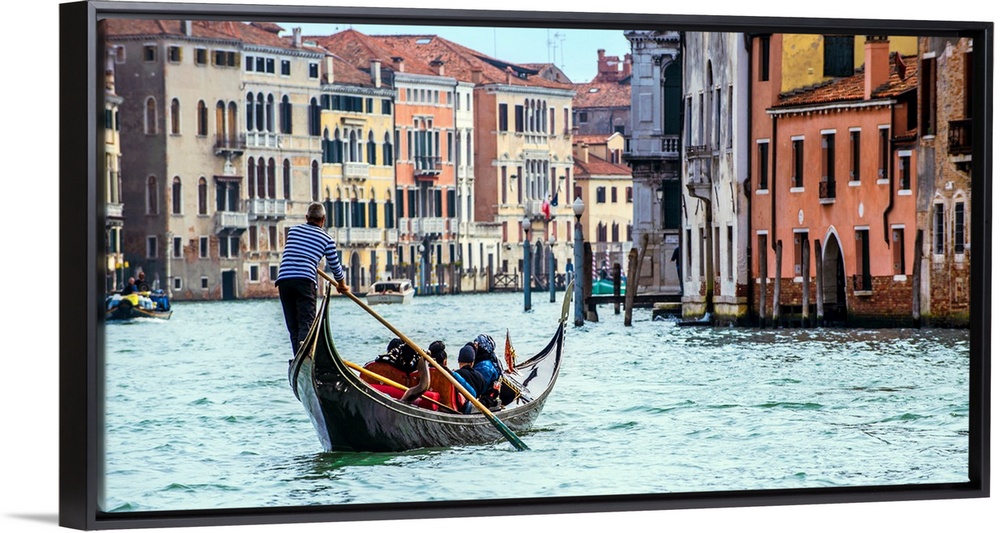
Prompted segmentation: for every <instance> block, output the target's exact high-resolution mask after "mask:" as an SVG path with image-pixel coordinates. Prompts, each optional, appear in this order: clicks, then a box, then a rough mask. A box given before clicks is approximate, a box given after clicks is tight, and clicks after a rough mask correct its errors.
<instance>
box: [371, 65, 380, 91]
mask: <svg viewBox="0 0 1000 533" xmlns="http://www.w3.org/2000/svg"><path fill="white" fill-rule="evenodd" d="M371 65H372V82H374V83H375V88H376V89H378V88H379V87H381V86H382V61H380V60H378V59H372V61H371Z"/></svg>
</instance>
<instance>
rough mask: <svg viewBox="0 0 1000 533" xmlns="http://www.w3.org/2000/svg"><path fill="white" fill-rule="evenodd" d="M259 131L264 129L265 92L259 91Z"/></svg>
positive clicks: (257, 109)
mask: <svg viewBox="0 0 1000 533" xmlns="http://www.w3.org/2000/svg"><path fill="white" fill-rule="evenodd" d="M256 111H257V131H264V93H257V107H256Z"/></svg>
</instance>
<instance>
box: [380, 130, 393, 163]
mask: <svg viewBox="0 0 1000 533" xmlns="http://www.w3.org/2000/svg"><path fill="white" fill-rule="evenodd" d="M392 159H393V153H392V137H390V136H389V132H385V139H383V141H382V164H383V165H385V166H390V165H392V163H393V161H392Z"/></svg>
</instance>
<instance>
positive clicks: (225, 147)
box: [215, 135, 247, 156]
mask: <svg viewBox="0 0 1000 533" xmlns="http://www.w3.org/2000/svg"><path fill="white" fill-rule="evenodd" d="M246 149H247V138H246V136H245V135H237V136H236V137H230V136H228V135H226V136H218V137H216V138H215V155H223V156H230V155H242V154H243V152H244V151H245V150H246Z"/></svg>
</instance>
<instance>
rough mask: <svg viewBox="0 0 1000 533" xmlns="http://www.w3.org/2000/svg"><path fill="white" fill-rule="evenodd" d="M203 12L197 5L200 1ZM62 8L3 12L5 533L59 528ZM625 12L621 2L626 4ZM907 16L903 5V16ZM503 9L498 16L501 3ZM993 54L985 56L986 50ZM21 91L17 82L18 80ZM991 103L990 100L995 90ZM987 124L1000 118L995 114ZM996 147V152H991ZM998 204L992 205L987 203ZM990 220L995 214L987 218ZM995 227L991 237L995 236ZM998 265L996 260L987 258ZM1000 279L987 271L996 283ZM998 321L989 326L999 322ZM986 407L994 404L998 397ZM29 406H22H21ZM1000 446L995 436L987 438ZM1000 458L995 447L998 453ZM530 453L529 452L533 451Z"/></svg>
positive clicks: (789, 524)
mask: <svg viewBox="0 0 1000 533" xmlns="http://www.w3.org/2000/svg"><path fill="white" fill-rule="evenodd" d="M198 3H204V2H198ZM247 3H270V4H284V5H331V4H333V5H336V4H342V5H360V4H364V5H367V6H372V7H412V6H413V5H414V4H413V3H412V2H407V1H405V0H367V1H365V2H359V1H357V0H353V1H352V0H342V1H336V2H331V1H329V0H270V2H247ZM58 4H59V2H56V1H55V0H40V1H35V2H18V3H14V4H9V5H8V8H7V12H8V17H9V18H8V21H7V23H6V24H5V27H4V31H3V32H2V33H0V35H2V39H3V46H2V47H0V50H3V57H4V61H3V65H4V67H5V70H6V72H7V76H5V82H4V84H3V91H4V93H3V94H4V98H3V100H2V101H3V102H4V103H5V111H6V116H5V119H6V120H5V123H6V128H5V129H4V134H3V135H4V140H5V141H7V143H5V147H6V149H5V151H4V154H5V157H4V163H5V164H4V196H5V198H6V199H7V200H8V201H7V202H5V208H4V209H3V210H0V213H2V216H3V217H4V218H3V226H2V227H3V228H4V230H5V231H4V233H3V235H4V242H3V245H4V246H5V253H4V259H3V261H0V269H2V270H0V288H2V292H0V294H3V300H2V302H3V308H2V309H3V315H4V318H3V321H4V322H3V332H4V333H5V334H4V336H3V337H4V347H3V350H2V353H3V371H2V374H0V375H2V382H0V394H2V399H0V405H2V406H3V407H2V408H3V422H4V424H3V436H2V437H0V461H2V463H0V480H2V481H0V491H2V494H0V505H2V506H3V510H2V511H0V529H2V530H3V531H10V532H35V531H49V532H51V531H58V530H59V528H58V526H57V517H58V472H59V468H58V452H59V449H58V436H59V431H58V396H57V389H56V387H55V385H56V384H57V383H58V381H57V373H56V370H57V365H58V337H57V336H56V335H54V334H53V331H54V328H55V326H56V323H55V319H54V317H52V316H44V315H43V316H39V315H37V314H34V313H33V314H31V315H29V314H24V315H22V314H20V313H19V306H20V305H21V304H22V303H23V302H27V301H31V300H37V299H39V298H42V299H47V300H50V301H52V302H53V303H54V302H55V301H56V296H57V293H56V290H55V288H56V287H57V286H58V280H59V271H58V267H57V261H58V246H57V245H58V240H57V234H58V217H57V216H56V212H55V205H53V204H49V203H48V202H53V201H56V200H57V198H58V165H57V161H56V148H57V146H56V141H57V136H56V127H57V124H58V78H59V76H58V16H59V13H58ZM472 5H473V4H469V3H464V2H459V1H458V0H425V1H424V2H422V3H421V6H422V7H427V8H458V9H469V8H470V7H471V6H472ZM539 5H540V4H538V2H536V1H532V0H508V1H507V2H505V3H504V5H503V9H512V10H533V9H537V7H538V6H539ZM626 5H628V4H626ZM667 5H668V4H655V5H644V4H642V3H641V2H637V3H635V4H634V5H630V7H629V8H628V9H629V11H632V12H640V13H641V12H660V13H671V14H696V15H742V16H797V17H846V18H854V17H869V18H887V19H897V18H911V19H915V20H931V19H935V18H949V19H955V20H961V19H970V20H992V21H994V22H995V21H996V20H997V13H998V12H1000V10H998V8H997V7H996V6H997V5H996V4H995V3H978V2H977V3H972V2H963V3H959V4H950V6H949V7H950V9H948V10H942V9H940V7H941V6H942V4H941V3H940V2H935V1H932V0H914V1H912V2H909V3H907V4H906V5H905V7H902V6H901V4H899V3H892V2H881V3H879V2H869V1H865V0H840V1H838V2H836V3H829V4H826V5H819V4H817V3H802V2H799V1H797V0H773V1H771V2H766V3H764V2H737V1H736V0H717V1H715V2H710V3H706V2H698V3H692V4H690V5H687V4H681V3H671V4H669V7H664V6H667ZM545 6H546V7H547V9H550V10H554V11H560V10H562V11H593V12H601V11H607V10H612V9H616V8H617V7H618V6H617V5H615V4H608V3H601V2H598V1H596V0H583V1H582V2H581V1H577V2H571V1H570V0H552V1H551V2H549V3H547V4H545ZM901 7H902V8H901ZM498 8H499V6H498ZM996 52H997V51H996V50H994V53H996ZM13 80H17V81H13ZM994 92H995V91H994ZM993 120H994V124H995V123H996V118H995V117H994V119H993ZM995 150H996V148H995V147H994V151H995ZM993 202H994V204H996V195H995V196H994V199H993ZM994 210H995V208H994ZM996 229H997V224H994V228H993V232H994V234H996V233H997V231H996ZM994 262H995V263H996V258H994ZM997 271H998V268H997V266H996V265H994V266H993V267H992V272H993V276H992V277H993V278H994V279H1000V278H998V276H997V275H996V274H997ZM995 320H997V319H995ZM994 396H995V395H994ZM29 406H31V407H30V408H29ZM993 440H994V441H996V440H997V438H996V437H994V439H993ZM993 448H995V446H994V447H993ZM528 453H530V452H528ZM997 516H1000V505H997V504H996V498H991V499H975V500H949V501H920V502H890V503H877V504H873V503H867V504H838V505H811V506H783V507H759V508H737V509H703V510H687V511H646V512H635V513H601V514H593V513H591V514H575V515H550V516H540V517H534V518H532V519H530V520H526V519H525V518H524V517H516V516H515V517H500V518H476V519H470V518H463V519H439V520H434V521H426V520H425V521H393V522H373V523H364V522H353V523H351V522H347V523H337V524H324V523H321V524H296V525H268V526H245V527H242V528H237V527H212V528H207V527H205V528H174V529H176V530H177V531H198V532H201V531H204V532H205V533H228V532H277V531H282V532H292V533H297V532H302V533H304V532H314V531H315V532H323V533H330V532H331V531H336V532H337V533H355V532H357V533H360V532H370V531H400V530H402V528H407V529H421V528H435V529H436V528H443V529H452V528H454V530H456V531H481V530H493V531H517V532H518V533H542V532H550V531H583V532H586V531H609V530H610V531H625V530H644V529H646V528H649V530H651V531H661V532H662V531H672V532H688V531H698V532H713V531H766V532H768V533H781V532H793V531H795V532H797V531H811V532H837V533H842V532H848V531H852V532H854V531H856V532H869V531H873V532H874V531H907V532H940V531H962V532H964V531H969V532H972V531H976V532H979V531H987V530H989V528H990V527H995V526H996V517H997Z"/></svg>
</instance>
